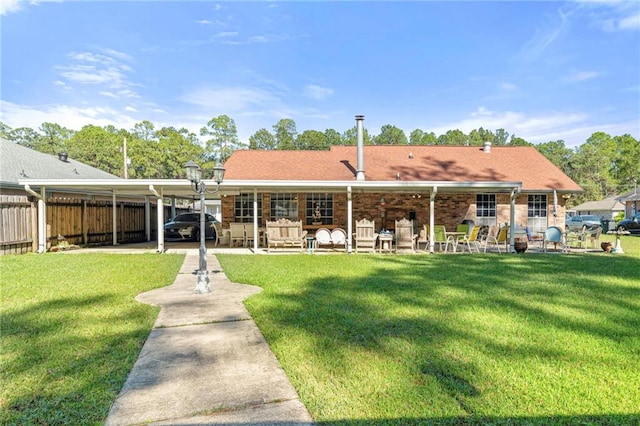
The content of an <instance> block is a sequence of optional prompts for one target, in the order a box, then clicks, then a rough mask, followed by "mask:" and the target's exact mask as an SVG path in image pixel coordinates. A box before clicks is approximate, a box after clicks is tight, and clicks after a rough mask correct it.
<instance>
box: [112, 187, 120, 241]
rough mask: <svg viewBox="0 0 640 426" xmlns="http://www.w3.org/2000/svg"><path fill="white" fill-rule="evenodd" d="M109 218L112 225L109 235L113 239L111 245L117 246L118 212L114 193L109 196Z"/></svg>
mask: <svg viewBox="0 0 640 426" xmlns="http://www.w3.org/2000/svg"><path fill="white" fill-rule="evenodd" d="M111 203H112V204H111V218H112V220H113V225H112V226H111V234H112V237H113V245H114V246H117V245H118V210H117V208H116V207H117V206H116V193H115V192H114V193H112V194H111Z"/></svg>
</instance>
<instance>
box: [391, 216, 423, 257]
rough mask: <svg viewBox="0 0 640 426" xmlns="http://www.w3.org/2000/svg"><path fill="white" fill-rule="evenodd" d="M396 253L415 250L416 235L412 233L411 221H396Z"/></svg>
mask: <svg viewBox="0 0 640 426" xmlns="http://www.w3.org/2000/svg"><path fill="white" fill-rule="evenodd" d="M395 238H396V253H397V252H398V251H400V250H410V251H411V252H414V251H415V250H416V245H415V242H416V238H418V235H417V234H414V233H413V221H412V220H407V219H401V220H396V228H395Z"/></svg>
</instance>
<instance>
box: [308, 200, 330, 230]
mask: <svg viewBox="0 0 640 426" xmlns="http://www.w3.org/2000/svg"><path fill="white" fill-rule="evenodd" d="M306 197H307V206H306V212H305V213H306V222H307V225H319V224H322V225H331V224H332V223H333V194H307V195H306Z"/></svg>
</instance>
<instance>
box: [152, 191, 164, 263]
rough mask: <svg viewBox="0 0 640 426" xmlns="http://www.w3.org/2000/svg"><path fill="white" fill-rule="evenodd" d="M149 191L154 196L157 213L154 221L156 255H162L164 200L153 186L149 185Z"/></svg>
mask: <svg viewBox="0 0 640 426" xmlns="http://www.w3.org/2000/svg"><path fill="white" fill-rule="evenodd" d="M149 191H150V192H151V193H152V194H153V195H155V196H156V198H157V200H158V201H157V204H158V211H157V212H156V221H157V224H158V232H157V234H158V249H157V250H156V251H157V252H158V253H164V200H163V197H162V194H161V193H159V192H158V191H156V188H155V187H154V186H153V185H149Z"/></svg>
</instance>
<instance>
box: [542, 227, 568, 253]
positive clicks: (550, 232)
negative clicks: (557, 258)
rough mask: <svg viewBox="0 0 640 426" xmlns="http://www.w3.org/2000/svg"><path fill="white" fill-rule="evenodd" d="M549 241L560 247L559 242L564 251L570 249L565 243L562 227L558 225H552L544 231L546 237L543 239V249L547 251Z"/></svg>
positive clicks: (555, 246)
mask: <svg viewBox="0 0 640 426" xmlns="http://www.w3.org/2000/svg"><path fill="white" fill-rule="evenodd" d="M549 243H553V245H554V248H555V249H557V248H558V244H560V248H561V250H562V252H563V253H564V252H566V251H568V248H567V247H566V245H565V239H564V235H563V233H562V229H560V228H558V227H557V226H550V227H548V228H547V230H546V231H545V232H544V239H543V240H542V251H543V252H546V251H547V247H548V246H549Z"/></svg>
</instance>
